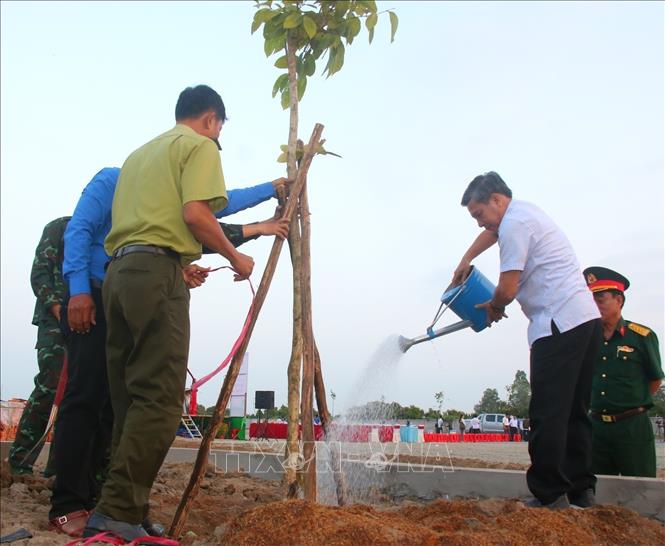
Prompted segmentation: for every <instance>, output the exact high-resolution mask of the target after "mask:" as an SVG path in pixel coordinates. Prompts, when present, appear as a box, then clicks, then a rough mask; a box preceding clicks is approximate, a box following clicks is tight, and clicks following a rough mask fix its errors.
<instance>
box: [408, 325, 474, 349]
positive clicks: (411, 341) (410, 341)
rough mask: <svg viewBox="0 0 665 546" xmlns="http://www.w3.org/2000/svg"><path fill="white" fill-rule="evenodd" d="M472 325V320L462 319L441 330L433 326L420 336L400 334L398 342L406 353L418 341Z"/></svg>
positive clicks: (428, 339) (427, 339)
mask: <svg viewBox="0 0 665 546" xmlns="http://www.w3.org/2000/svg"><path fill="white" fill-rule="evenodd" d="M470 326H473V322H472V321H470V320H460V321H459V322H456V323H455V324H451V325H450V326H444V327H443V328H440V329H439V330H432V329H431V328H429V329H428V330H427V333H426V334H425V335H424V336H418V337H414V338H412V339H409V338H406V337H404V336H399V340H398V341H397V342H398V343H399V349H400V351H402V352H403V353H406V352H407V351H408V350H409V349H410V348H411V347H412V346H414V345H416V344H418V343H422V342H423V341H430V340H432V339H434V338H437V337H441V336H445V335H446V334H450V333H451V332H457V330H463V329H464V328H468V327H470Z"/></svg>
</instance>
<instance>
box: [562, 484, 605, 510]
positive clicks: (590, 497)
mask: <svg viewBox="0 0 665 546" xmlns="http://www.w3.org/2000/svg"><path fill="white" fill-rule="evenodd" d="M568 501H569V502H570V506H571V507H572V508H592V507H593V506H596V505H597V504H598V503H597V502H596V494H595V493H594V490H593V489H591V488H589V489H586V490H584V491H582V492H581V493H568Z"/></svg>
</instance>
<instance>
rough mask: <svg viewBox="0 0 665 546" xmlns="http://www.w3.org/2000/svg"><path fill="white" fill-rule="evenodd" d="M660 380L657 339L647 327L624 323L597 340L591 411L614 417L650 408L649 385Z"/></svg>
mask: <svg viewBox="0 0 665 546" xmlns="http://www.w3.org/2000/svg"><path fill="white" fill-rule="evenodd" d="M663 377H664V374H663V369H662V367H661V362H660V353H659V350H658V338H657V337H656V334H654V333H653V332H652V331H651V330H650V329H649V328H647V327H646V326H642V325H641V324H637V323H634V322H630V321H627V320H624V319H623V318H622V319H621V320H620V321H619V323H618V324H617V328H616V330H615V331H614V333H613V334H612V337H611V338H610V339H604V338H603V340H602V341H601V346H600V352H599V354H598V360H597V362H596V367H595V369H594V375H593V386H592V388H591V410H592V411H594V412H597V413H607V414H610V415H611V414H616V413H621V412H623V411H626V410H629V409H632V408H636V407H638V406H647V407H651V406H652V405H653V400H652V397H651V393H650V392H649V382H650V381H653V380H656V379H662V378H663Z"/></svg>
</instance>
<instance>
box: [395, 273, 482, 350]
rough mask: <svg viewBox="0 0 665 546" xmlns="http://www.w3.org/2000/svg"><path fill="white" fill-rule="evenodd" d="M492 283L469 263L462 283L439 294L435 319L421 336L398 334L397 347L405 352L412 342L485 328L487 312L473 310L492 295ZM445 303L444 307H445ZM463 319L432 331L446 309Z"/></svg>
mask: <svg viewBox="0 0 665 546" xmlns="http://www.w3.org/2000/svg"><path fill="white" fill-rule="evenodd" d="M494 289H495V286H494V285H493V284H492V283H491V282H490V281H489V279H488V278H487V277H485V275H483V274H482V273H481V272H480V271H478V269H477V268H475V267H474V266H471V272H470V273H469V275H468V277H467V278H466V279H465V280H464V282H463V283H462V284H459V285H457V286H453V287H451V288H448V289H447V290H446V291H445V292H444V293H443V296H441V306H440V307H439V310H438V311H437V314H436V316H435V317H434V321H433V322H432V324H431V325H430V326H429V328H427V333H426V334H425V335H424V336H418V337H414V338H413V339H408V338H406V337H404V336H400V337H399V348H400V350H401V351H402V352H403V353H406V352H407V351H408V350H409V349H410V348H411V346H412V345H416V344H417V343H422V342H423V341H430V340H432V339H434V338H437V337H440V336H444V335H446V334H450V333H451V332H457V330H463V329H464V328H469V327H471V328H472V329H473V331H474V332H480V331H481V330H484V329H485V328H487V312H486V311H485V309H476V305H477V304H479V303H484V302H486V301H488V300H490V299H492V296H493V295H494ZM444 305H445V306H446V307H444ZM448 308H450V309H452V310H453V312H454V313H455V314H456V315H457V316H458V317H459V318H461V319H462V320H460V321H459V322H455V323H454V324H451V325H449V326H444V327H443V328H440V329H439V330H434V325H435V324H436V322H437V321H438V320H439V319H440V318H441V315H443V313H444V312H445V311H446V310H447V309H448Z"/></svg>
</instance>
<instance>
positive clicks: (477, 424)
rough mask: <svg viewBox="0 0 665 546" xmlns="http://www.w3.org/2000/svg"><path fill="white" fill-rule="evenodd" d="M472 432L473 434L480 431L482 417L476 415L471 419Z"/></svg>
mask: <svg viewBox="0 0 665 546" xmlns="http://www.w3.org/2000/svg"><path fill="white" fill-rule="evenodd" d="M471 432H472V433H473V434H478V433H479V432H480V419H478V417H476V416H475V415H474V416H473V418H472V419H471Z"/></svg>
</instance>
